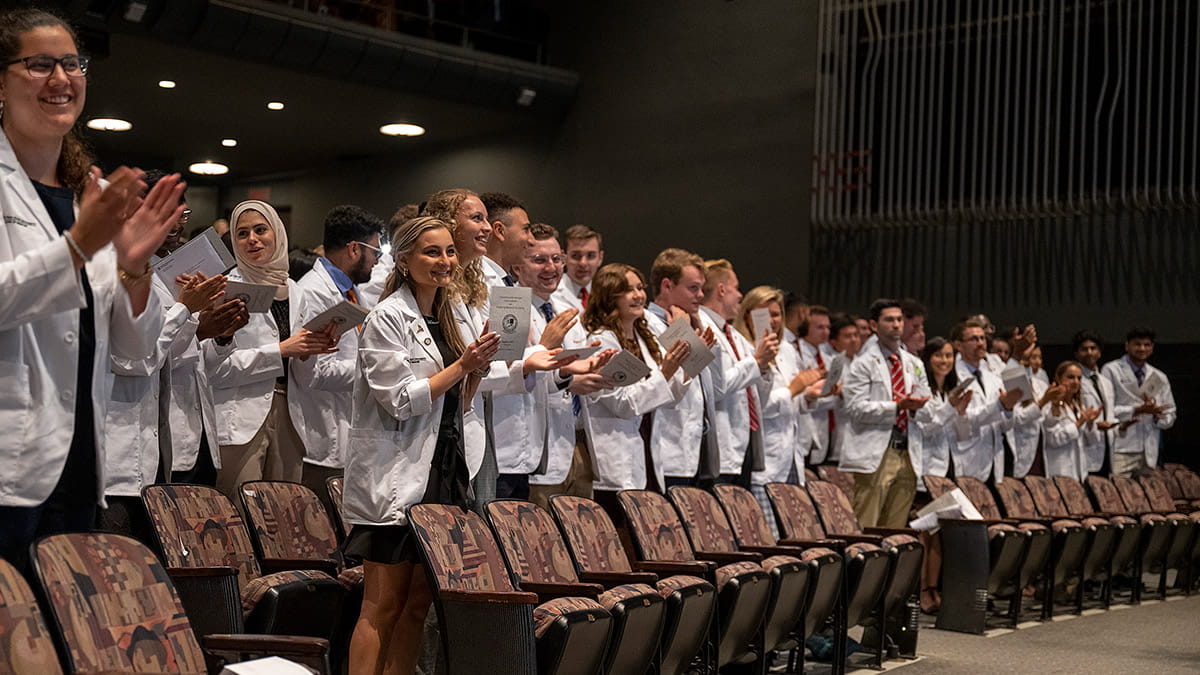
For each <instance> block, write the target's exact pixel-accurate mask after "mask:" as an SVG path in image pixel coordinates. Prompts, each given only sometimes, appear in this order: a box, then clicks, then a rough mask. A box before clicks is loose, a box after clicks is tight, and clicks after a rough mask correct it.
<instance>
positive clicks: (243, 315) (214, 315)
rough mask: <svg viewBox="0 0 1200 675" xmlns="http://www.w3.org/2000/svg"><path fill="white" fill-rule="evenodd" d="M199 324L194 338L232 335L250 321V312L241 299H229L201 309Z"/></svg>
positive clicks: (204, 338)
mask: <svg viewBox="0 0 1200 675" xmlns="http://www.w3.org/2000/svg"><path fill="white" fill-rule="evenodd" d="M199 320H200V325H199V326H197V327H196V339H197V340H207V339H208V338H218V337H232V336H233V334H234V333H236V332H237V331H238V330H239V329H240V328H241V327H242V326H245V325H246V324H247V323H249V321H250V312H248V311H246V303H245V302H244V301H242V300H229V301H227V302H223V303H221V304H220V305H217V306H216V307H213V308H211V309H205V310H201V312H200V316H199Z"/></svg>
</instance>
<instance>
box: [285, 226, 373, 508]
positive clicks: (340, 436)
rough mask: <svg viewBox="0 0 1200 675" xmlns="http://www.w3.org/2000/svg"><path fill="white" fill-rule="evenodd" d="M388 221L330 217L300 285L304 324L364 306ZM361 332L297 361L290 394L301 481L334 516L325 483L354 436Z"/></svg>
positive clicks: (341, 462)
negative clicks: (321, 250)
mask: <svg viewBox="0 0 1200 675" xmlns="http://www.w3.org/2000/svg"><path fill="white" fill-rule="evenodd" d="M383 227H384V224H383V221H382V220H381V219H380V218H378V217H377V216H375V215H374V214H372V213H369V212H368V211H366V210H365V209H362V208H359V207H357V206H335V207H333V209H331V210H330V211H329V214H328V215H326V216H325V240H324V243H325V256H324V257H321V258H317V262H316V263H315V264H314V265H313V268H312V269H311V270H310V271H309V272H308V273H307V274H305V275H304V277H303V278H301V279H300V281H299V286H300V290H301V292H302V293H303V294H304V301H303V302H302V303H301V307H303V308H304V315H303V317H302V324H306V323H308V322H309V321H311V320H313V319H314V318H316V317H317V316H318V315H319V314H321V313H322V312H324V311H325V310H327V309H329V308H330V307H333V306H335V305H337V304H339V303H341V302H343V301H345V302H351V303H354V304H360V298H361V294H360V292H359V288H358V285H359V284H365V283H367V282H368V281H370V279H371V270H372V269H374V267H375V263H377V262H379V258H380V257H381V256H382V250H381V249H380V241H379V238H380V234H381V233H382V232H383ZM357 361H358V331H357V330H355V329H351V330H348V331H346V332H345V333H342V336H341V340H340V341H339V342H338V350H337V352H335V353H332V354H318V355H316V356H312V357H309V358H308V359H304V360H300V359H293V362H292V374H293V376H294V377H295V383H296V384H299V385H300V386H299V387H294V388H293V389H294V391H289V392H288V404H289V407H292V408H299V412H300V414H299V415H297V414H295V411H293V414H292V419H296V420H303V422H302V423H301V424H300V425H298V426H297V428H296V431H297V432H298V433H299V434H300V438H301V439H302V440H303V441H304V472H303V474H302V477H301V482H303V483H304V485H305V486H307V487H308V488H309V489H311V490H312V491H313V492H315V493H317V495H318V496H319V497H320V498H321V501H322V502H324V503H325V507H326V508H327V509H329V513H330V515H331V516H333V515H334V514H336V513H337V511H336V509H335V507H334V505H333V503H332V501H330V499H329V490H328V489H327V488H326V486H325V481H327V480H328V479H329V478H331V477H333V476H340V475H341V474H342V469H343V468H344V466H345V448H346V443H347V441H348V437H349V433H350V412H351V410H350V408H351V405H352V396H351V395H352V390H353V386H354V372H355V367H356V364H357Z"/></svg>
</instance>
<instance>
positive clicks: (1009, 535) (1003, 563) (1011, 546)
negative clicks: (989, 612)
mask: <svg viewBox="0 0 1200 675" xmlns="http://www.w3.org/2000/svg"><path fill="white" fill-rule="evenodd" d="M922 480H923V481H924V482H925V489H927V490H929V495H930V496H931V497H933V498H934V499H937V498H938V497H941V496H942V495H944V494H946V493H947V492H950V491H952V490H956V489H958V486H957V485H955V484H954V481H953V480H951V479H949V478H947V477H945V476H923V477H922ZM963 494H964V495H965V494H966V492H965V491H964V492H963ZM989 496H990V495H989ZM968 499H970V497H968ZM972 505H974V506H975V508H976V510H979V511H980V515H983V517H984V519H983V520H982V521H980V522H982V523H984V524H985V526H986V527H987V537H988V578H987V592H988V595H989V596H990V597H997V598H999V597H1008V598H1011V599H1012V603H1011V604H1010V607H1009V610H1010V611H1009V619H1010V620H1011V621H1012V622H1013V625H1014V626H1015V625H1016V623H1017V620H1018V617H1019V615H1020V611H1021V610H1020V603H1021V598H1020V595H1021V589H1022V588H1023V587H1024V586H1025V585H1026V584H1028V583H1029V582H1030V581H1031V579H1024V580H1022V579H1021V578H1020V572H1021V568H1022V563H1023V562H1024V560H1025V558H1026V554H1027V551H1028V549H1029V546H1030V543H1031V537H1030V534H1029V532H1028V531H1026V530H1022V529H1021V528H1019V527H1018V526H1017V524H1015V523H1013V522H1006V521H1005V520H1004V519H1002V518H996V517H989V516H987V515H984V514H983V511H984V510H981V509H979V506H978V505H977V504H975V502H974V501H973V500H972ZM992 506H993V507H994V506H995V505H994V503H993V504H992ZM991 515H992V516H996V515H998V514H995V513H993V514H991ZM943 560H945V558H943Z"/></svg>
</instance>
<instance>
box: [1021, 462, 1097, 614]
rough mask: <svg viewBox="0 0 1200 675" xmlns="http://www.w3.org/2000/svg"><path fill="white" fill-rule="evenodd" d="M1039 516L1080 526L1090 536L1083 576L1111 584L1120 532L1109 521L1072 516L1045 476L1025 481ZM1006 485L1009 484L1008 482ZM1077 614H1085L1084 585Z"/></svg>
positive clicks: (1077, 600)
mask: <svg viewBox="0 0 1200 675" xmlns="http://www.w3.org/2000/svg"><path fill="white" fill-rule="evenodd" d="M1022 480H1023V482H1024V483H1025V488H1026V490H1028V492H1029V495H1030V496H1031V497H1033V504H1034V506H1035V507H1036V508H1037V511H1038V513H1040V514H1042V515H1043V516H1045V517H1047V518H1057V519H1063V518H1067V519H1071V520H1074V521H1076V522H1078V523H1079V524H1080V525H1081V526H1082V527H1083V529H1084V531H1085V532H1087V544H1086V546H1085V548H1084V553H1083V565H1082V567H1081V568H1080V574H1081V575H1082V578H1083V580H1085V581H1097V582H1101V583H1103V584H1108V583H1110V582H1111V581H1112V558H1113V552H1114V547H1115V545H1116V536H1117V531H1116V530H1115V529H1114V526H1113V524H1112V523H1110V522H1109V520H1108V519H1107V518H1103V517H1101V516H1098V515H1092V514H1086V513H1084V514H1081V513H1076V512H1072V511H1071V510H1070V509H1068V508H1067V504H1066V502H1065V501H1063V498H1062V495H1060V494H1059V492H1058V488H1057V487H1055V485H1054V481H1053V480H1052V479H1050V478H1046V477H1045V476H1026V477H1025V478H1023V479H1022ZM1005 482H1008V481H1007V480H1006V481H1005ZM1075 610H1076V612H1077V613H1079V612H1082V611H1083V584H1079V586H1078V587H1077V588H1076V596H1075Z"/></svg>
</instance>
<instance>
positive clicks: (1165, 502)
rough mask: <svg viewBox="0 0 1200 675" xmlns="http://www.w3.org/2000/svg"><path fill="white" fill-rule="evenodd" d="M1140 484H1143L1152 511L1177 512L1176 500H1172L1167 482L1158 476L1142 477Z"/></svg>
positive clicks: (1139, 480)
mask: <svg viewBox="0 0 1200 675" xmlns="http://www.w3.org/2000/svg"><path fill="white" fill-rule="evenodd" d="M1138 482H1140V483H1141V484H1142V491H1143V492H1145V493H1146V500H1147V501H1148V502H1150V508H1151V509H1154V510H1155V511H1174V510H1175V500H1174V499H1172V498H1171V493H1170V491H1169V490H1168V489H1167V484H1166V482H1165V481H1163V480H1162V479H1161V478H1159V477H1158V476H1142V477H1141V478H1139V479H1138Z"/></svg>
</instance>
